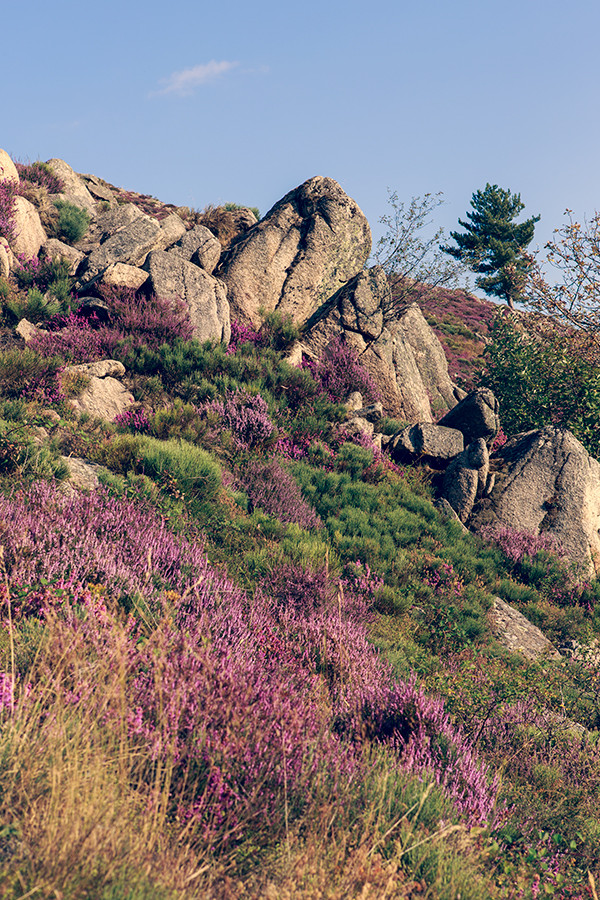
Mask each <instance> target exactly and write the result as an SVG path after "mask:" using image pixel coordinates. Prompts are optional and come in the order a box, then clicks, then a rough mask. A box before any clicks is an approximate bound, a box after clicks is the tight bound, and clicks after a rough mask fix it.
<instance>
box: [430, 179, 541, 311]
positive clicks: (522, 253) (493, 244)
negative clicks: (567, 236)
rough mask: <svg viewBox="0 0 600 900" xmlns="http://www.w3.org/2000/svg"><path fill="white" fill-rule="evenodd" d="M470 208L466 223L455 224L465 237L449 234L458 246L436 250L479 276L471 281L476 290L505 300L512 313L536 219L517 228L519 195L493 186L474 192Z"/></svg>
mask: <svg viewBox="0 0 600 900" xmlns="http://www.w3.org/2000/svg"><path fill="white" fill-rule="evenodd" d="M471 206H472V208H473V212H467V219H468V220H469V221H467V222H463V221H462V219H459V220H458V224H459V225H461V226H462V228H464V229H466V233H461V232H458V231H451V232H450V237H451V238H452V240H454V241H455V242H456V244H457V245H458V246H457V247H449V246H446V247H441V248H440V249H441V250H443V251H444V252H445V253H449V254H450V256H453V257H454V258H455V259H458V260H460V261H461V262H463V263H464V264H465V265H467V266H468V267H469V268H470V269H471V270H472V271H473V272H478V273H480V275H479V277H478V278H476V279H475V284H476V285H477V287H479V288H481V289H482V290H484V291H485V292H486V294H489V295H491V296H494V297H500V298H501V299H503V300H506V302H507V303H508V305H509V306H510V307H511V309H512V308H514V302H515V301H516V300H519V298H520V296H521V294H522V291H523V287H524V285H525V281H526V277H527V272H528V270H529V268H530V266H531V262H532V260H531V257H530V256H529V255H528V254H527V253H526V248H527V247H528V245H529V244H530V243H531V241H532V239H533V232H534V229H535V224H536V222H539V220H540V216H532V217H531V219H527V220H526V221H525V222H521V224H519V225H517V224H516V223H515V222H514V219H516V218H517V216H518V215H519V213H520V212H521V210H523V209H524V208H525V204H524V203H522V202H521V195H520V194H511V192H510V191H505V190H503V189H502V188H500V187H498V185H497V184H486V186H485V190H483V191H476V192H475V193H474V194H473V196H472V198H471Z"/></svg>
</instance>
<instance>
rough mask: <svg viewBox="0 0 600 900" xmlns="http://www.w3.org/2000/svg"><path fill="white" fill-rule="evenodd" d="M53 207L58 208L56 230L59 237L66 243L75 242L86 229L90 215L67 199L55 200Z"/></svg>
mask: <svg viewBox="0 0 600 900" xmlns="http://www.w3.org/2000/svg"><path fill="white" fill-rule="evenodd" d="M54 205H55V207H56V208H57V210H58V221H57V223H56V232H57V235H58V237H59V238H61V239H62V240H64V241H65V242H66V243H67V244H76V243H77V241H80V240H81V238H82V237H83V236H84V234H85V233H86V231H87V230H88V227H89V224H90V216H89V214H88V213H87V212H86V211H85V210H84V209H81V207H79V206H75V204H74V203H69V201H68V200H57V201H56V202H55V204H54Z"/></svg>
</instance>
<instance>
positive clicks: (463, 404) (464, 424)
mask: <svg viewBox="0 0 600 900" xmlns="http://www.w3.org/2000/svg"><path fill="white" fill-rule="evenodd" d="M438 424H439V425H445V426H446V427H447V428H457V429H458V430H459V431H462V433H463V434H464V436H465V444H470V443H471V441H476V440H477V439H478V438H483V439H484V440H485V442H486V443H487V445H488V446H490V445H491V443H492V441H493V440H494V438H495V437H496V435H497V434H498V432H499V430H500V417H499V406H498V401H497V400H496V397H495V396H494V394H493V393H492V391H490V390H489V388H477V390H476V391H472V392H471V393H470V394H467V395H466V396H465V397H464V398H463V399H462V400H461V401H460V403H458V404H457V405H456V406H454V407H453V409H451V410H450V412H448V413H446V415H445V416H444V417H443V418H442V419H440V421H439V422H438Z"/></svg>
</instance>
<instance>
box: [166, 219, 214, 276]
mask: <svg viewBox="0 0 600 900" xmlns="http://www.w3.org/2000/svg"><path fill="white" fill-rule="evenodd" d="M171 252H172V253H178V254H179V255H180V256H181V257H182V259H187V260H188V262H193V263H194V264H195V265H196V266H200V268H202V269H204V271H205V272H208V274H209V275H212V273H213V272H214V270H215V268H216V267H217V263H218V262H219V260H220V258H221V244H220V242H219V241H218V240H217V238H216V237H215V236H214V234H213V233H212V231H210V230H209V229H208V228H206V227H205V226H204V225H196V226H195V227H194V228H192V229H191V230H190V231H187V232H186V233H185V234H184V236H183V237H182V238H181V239H180V240H179V241H178V242H177V243H176V244H175V246H174V247H172V248H171Z"/></svg>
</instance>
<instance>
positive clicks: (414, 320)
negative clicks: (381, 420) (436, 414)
mask: <svg viewBox="0 0 600 900" xmlns="http://www.w3.org/2000/svg"><path fill="white" fill-rule="evenodd" d="M390 300H391V298H390V287H389V284H388V280H387V276H386V274H385V272H384V271H383V269H382V268H381V266H373V268H371V269H365V270H363V271H362V272H359V273H358V274H357V275H355V276H354V277H353V278H352V279H350V281H349V282H348V283H347V284H345V285H344V286H343V287H342V288H340V290H338V291H336V293H335V294H334V295H333V296H332V297H331V298H330V299H329V300H328V301H327V302H326V303H324V304H323V305H322V306H321V307H320V308H319V309H318V310H317V311H316V312H315V313H314V314H313V315H312V316H311V317H310V319H309V320H308V322H307V323H306V326H305V329H304V333H303V335H302V340H301V341H300V345H299V346H300V349H301V350H302V352H303V353H305V354H306V355H307V356H309V357H310V358H312V359H316V358H318V357H319V356H320V355H321V354H322V352H323V350H324V349H325V347H327V345H328V344H329V343H330V341H331V340H333V338H335V337H337V336H339V335H343V336H344V339H345V341H346V342H347V343H348V344H350V346H352V347H354V348H355V349H356V351H357V352H358V353H359V355H360V361H361V363H362V364H363V365H364V366H365V368H366V369H368V371H369V372H370V374H371V376H372V377H373V379H374V380H375V381H376V383H377V385H378V387H379V390H380V392H381V400H382V403H383V406H384V410H385V412H386V414H387V415H390V416H394V417H396V418H398V419H403V420H404V421H405V422H412V423H416V422H431V421H432V414H431V404H430V397H433V398H435V401H436V405H437V406H438V408H439V406H440V404H442V403H443V404H444V405H445V408H447V407H448V406H451V405H453V404H455V403H456V401H457V399H458V396H459V395H458V388H455V386H454V385H453V384H452V382H451V380H450V376H449V375H448V365H447V363H446V360H445V357H444V351H443V349H442V346H441V344H440V342H439V341H438V339H437V337H436V335H435V334H434V332H433V330H432V329H431V328H430V326H429V325H428V324H427V321H426V320H425V318H424V316H423V313H422V312H421V310H420V309H419V307H418V306H417V305H416V304H411V305H409V306H407V307H406V308H405V309H404V310H402V311H401V312H399V313H397V314H396V316H395V317H394V319H393V320H391V321H389V322H387V323H386V322H385V320H384V313H383V310H385V309H388V308H389V306H390Z"/></svg>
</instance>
